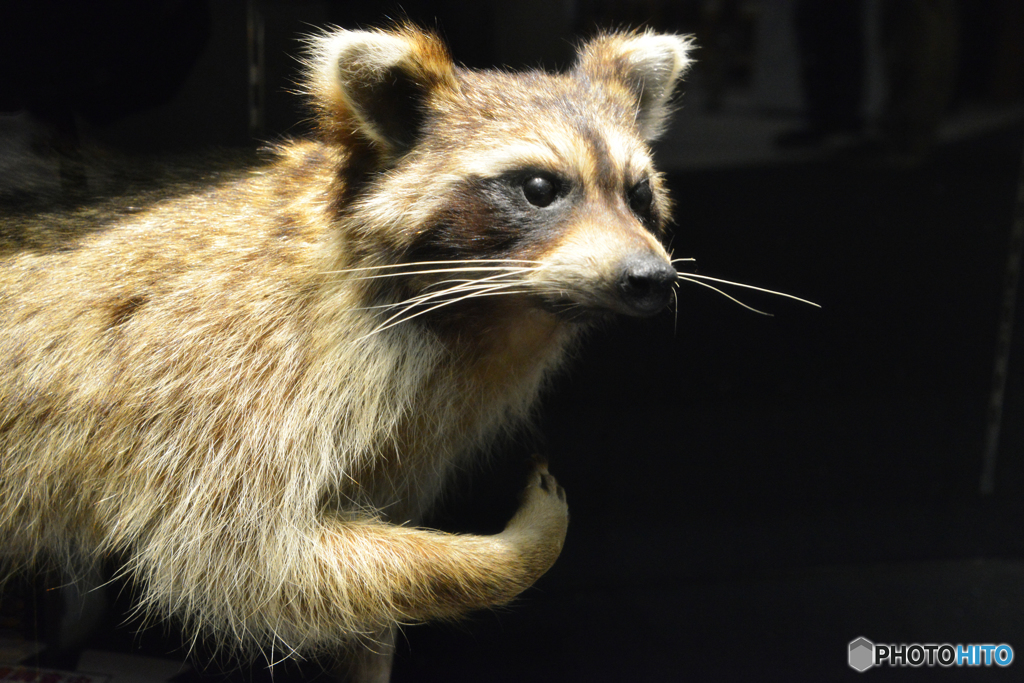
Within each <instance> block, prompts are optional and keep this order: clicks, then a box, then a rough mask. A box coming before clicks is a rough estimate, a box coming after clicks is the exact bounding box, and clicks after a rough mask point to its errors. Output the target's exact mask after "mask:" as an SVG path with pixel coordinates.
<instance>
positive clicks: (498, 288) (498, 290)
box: [355, 282, 526, 342]
mask: <svg viewBox="0 0 1024 683" xmlns="http://www.w3.org/2000/svg"><path fill="white" fill-rule="evenodd" d="M518 284H521V283H518V282H501V283H498V284H495V285H490V286H485V287H481V288H480V289H479V290H475V291H472V292H470V293H469V294H466V295H464V296H460V297H456V298H455V299H450V300H445V301H442V302H441V303H439V304H435V305H433V306H430V307H429V308H425V309H424V310H422V311H417V312H416V313H413V314H412V315H410V316H406V317H404V318H400V319H398V320H394V318H395V317H397V316H393V317H392V318H389V319H388V320H394V322H390V323H389V322H387V321H385V324H383V325H381V326H379V327H377V328H375V329H374V330H373V331H372V332H370V333H369V334H365V335H363V336H362V337H359V338H358V339H356V340H355V341H356V342H360V341H362V340H364V339H366V338H368V337H372V336H373V335H375V334H378V333H379V332H383V331H384V330H386V329H388V328H390V327H394V326H396V325H400V324H402V323H404V322H408V321H410V320H412V319H413V318H417V317H419V316H421V315H424V314H426V313H430V312H431V311H434V310H437V309H438V308H442V307H444V306H450V305H451V304H455V303H458V302H460V301H465V300H466V299H472V298H475V297H483V296H497V295H499V294H522V293H523V292H524V291H526V290H520V289H511V288H512V287H514V286H516V285H518ZM502 290H504V291H502ZM407 310H409V309H408V308H406V309H403V311H402V313H404V312H405V311H407ZM398 315H401V313H399V314H398Z"/></svg>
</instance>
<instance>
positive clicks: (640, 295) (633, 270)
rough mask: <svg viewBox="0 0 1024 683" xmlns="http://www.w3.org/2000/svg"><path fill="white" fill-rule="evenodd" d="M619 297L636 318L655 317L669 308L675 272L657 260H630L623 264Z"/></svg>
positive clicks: (666, 264) (655, 258)
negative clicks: (643, 316) (662, 310)
mask: <svg viewBox="0 0 1024 683" xmlns="http://www.w3.org/2000/svg"><path fill="white" fill-rule="evenodd" d="M620 267H621V274H620V275H619V294H620V295H621V297H622V302H623V303H624V304H626V306H627V308H628V311H627V312H629V313H632V314H633V315H654V314H655V313H657V312H658V311H660V310H661V309H663V308H665V306H667V305H668V302H669V299H670V298H671V297H672V283H673V282H675V281H676V270H675V268H673V267H672V266H671V264H669V263H668V262H666V261H665V260H664V259H661V258H658V257H657V256H654V255H651V256H648V255H643V256H631V257H629V258H627V259H626V260H625V261H623V263H622V265H621V266H620Z"/></svg>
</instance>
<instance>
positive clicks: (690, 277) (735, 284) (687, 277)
mask: <svg viewBox="0 0 1024 683" xmlns="http://www.w3.org/2000/svg"><path fill="white" fill-rule="evenodd" d="M678 275H679V277H680V279H683V280H689V281H690V282H694V281H695V280H707V281H708V282H718V283H720V284H723V285H732V286H733V287H742V288H744V289H752V290H754V291H757V292H764V293H765V294H774V295H775V296H781V297H785V298H787V299H793V300H794V301H799V302H800V303H802V304H807V305H809V306H814V307H815V308H821V305H820V304H816V303H814V302H813V301H808V300H807V299H801V298H800V297H798V296H793V295H792V294H786V293H784V292H776V291H775V290H772V289H765V288H764V287H755V286H754V285H745V284H742V283H740V282H732V281H730V280H722V279H720V278H717V277H709V276H707V275H697V274H696V273H679V274H678ZM712 289H714V288H712ZM730 298H732V297H730Z"/></svg>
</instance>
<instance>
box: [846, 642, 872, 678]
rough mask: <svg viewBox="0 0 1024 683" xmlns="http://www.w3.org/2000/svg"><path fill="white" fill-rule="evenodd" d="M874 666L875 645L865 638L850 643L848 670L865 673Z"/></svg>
mask: <svg viewBox="0 0 1024 683" xmlns="http://www.w3.org/2000/svg"><path fill="white" fill-rule="evenodd" d="M874 665H875V644H874V643H872V642H871V641H870V640H868V639H867V638H863V637H861V638H858V639H857V640H853V641H850V668H852V669H856V670H857V671H867V670H868V669H870V668H871V667H872V666H874Z"/></svg>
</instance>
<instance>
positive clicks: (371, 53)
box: [305, 26, 458, 160]
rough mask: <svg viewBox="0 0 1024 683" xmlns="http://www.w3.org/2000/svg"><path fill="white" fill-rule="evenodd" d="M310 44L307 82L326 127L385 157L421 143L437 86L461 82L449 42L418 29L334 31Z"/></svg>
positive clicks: (344, 140) (337, 137)
mask: <svg viewBox="0 0 1024 683" xmlns="http://www.w3.org/2000/svg"><path fill="white" fill-rule="evenodd" d="M310 47H311V50H310V57H309V58H308V59H307V60H306V68H307V72H306V83H305V85H306V90H307V92H308V93H309V94H310V95H311V96H312V99H313V104H314V106H315V107H316V109H317V123H318V126H319V128H320V130H321V132H322V133H323V134H325V135H326V136H328V138H329V139H331V140H334V141H337V142H340V143H342V144H346V143H347V144H351V143H358V142H362V143H364V144H365V143H369V144H370V145H371V146H373V147H375V148H376V149H377V151H378V152H379V153H381V156H382V157H383V159H384V160H387V159H393V158H395V157H397V156H399V155H401V154H402V153H403V152H405V151H406V150H408V149H409V148H410V147H411V146H412V145H413V144H414V143H415V141H416V139H417V137H418V136H419V134H420V132H421V129H422V125H423V121H424V114H425V104H426V100H427V98H428V97H429V96H430V95H431V93H432V92H434V91H435V90H437V89H440V88H449V89H455V88H457V87H458V85H457V83H456V81H455V73H454V68H453V65H452V60H451V57H449V56H448V50H447V49H446V48H445V46H444V44H443V43H442V42H441V41H440V39H438V38H437V37H436V36H434V35H432V34H430V33H426V32H424V31H421V30H419V29H416V28H413V27H409V26H406V27H402V28H399V29H397V30H394V31H344V30H338V31H332V32H330V33H326V34H324V35H322V36H317V37H314V38H312V39H311V40H310Z"/></svg>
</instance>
